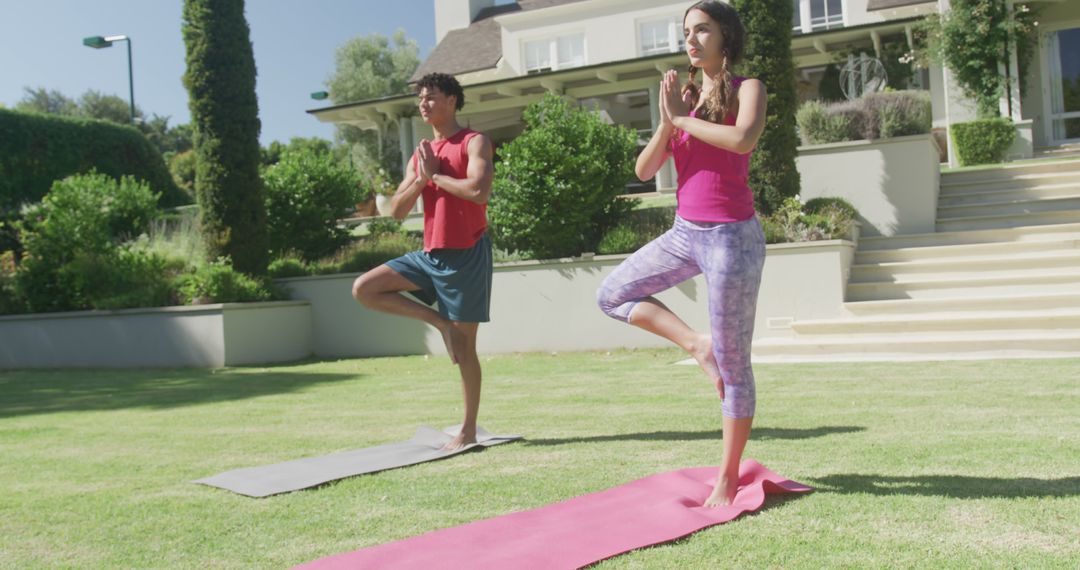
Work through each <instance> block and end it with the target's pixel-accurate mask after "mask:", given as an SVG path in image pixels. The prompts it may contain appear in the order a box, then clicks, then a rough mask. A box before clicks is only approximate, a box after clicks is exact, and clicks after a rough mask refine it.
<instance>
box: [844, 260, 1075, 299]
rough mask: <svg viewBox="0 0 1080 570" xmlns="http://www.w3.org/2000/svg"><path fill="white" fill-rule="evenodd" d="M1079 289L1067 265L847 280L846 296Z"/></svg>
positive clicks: (964, 294)
mask: <svg viewBox="0 0 1080 570" xmlns="http://www.w3.org/2000/svg"><path fill="white" fill-rule="evenodd" d="M898 279H900V277H898ZM1078 290H1080V268H1078V267H1069V268H1052V269H1041V270H1038V271H1032V270H1024V271H1016V272H1002V273H1001V274H983V275H976V276H971V275H964V276H960V277H957V276H955V275H949V276H942V277H934V278H928V277H918V278H911V279H910V280H901V281H897V282H891V283H890V282H880V281H879V282H870V283H849V284H848V286H847V294H846V295H845V299H846V300H847V301H851V302H855V301H875V300H885V299H931V298H937V299H940V298H963V297H968V296H982V297H987V296H995V295H1019V294H1039V293H1041V294H1049V293H1071V292H1075V291H1078Z"/></svg>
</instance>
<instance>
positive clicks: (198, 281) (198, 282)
mask: <svg viewBox="0 0 1080 570" xmlns="http://www.w3.org/2000/svg"><path fill="white" fill-rule="evenodd" d="M173 287H174V288H175V289H176V294H177V298H178V300H179V301H180V303H182V304H184V305H191V304H196V305H205V304H210V303H250V302H256V301H269V300H271V299H273V298H274V295H273V293H272V292H271V291H270V289H268V288H267V287H266V286H265V285H264V284H263V283H262V282H260V281H258V280H256V279H253V278H251V277H248V276H247V275H244V274H243V273H240V272H239V271H237V270H235V269H233V268H232V266H230V265H229V262H228V260H226V259H219V260H217V261H214V262H211V263H208V264H206V265H203V266H200V267H198V268H197V269H195V271H193V272H191V273H185V274H183V275H180V276H178V277H177V278H176V279H175V280H174V281H173Z"/></svg>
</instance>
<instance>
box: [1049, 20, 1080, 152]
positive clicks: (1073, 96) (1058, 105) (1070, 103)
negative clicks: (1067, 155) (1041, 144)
mask: <svg viewBox="0 0 1080 570" xmlns="http://www.w3.org/2000/svg"><path fill="white" fill-rule="evenodd" d="M1047 47H1048V48H1049V49H1048V55H1049V56H1050V62H1049V63H1050V116H1049V119H1050V138H1051V139H1052V140H1051V143H1052V144H1061V143H1068V142H1080V57H1077V56H1076V55H1077V54H1080V28H1071V29H1067V30H1060V31H1057V32H1053V33H1051V34H1050V36H1049V42H1048V44H1047Z"/></svg>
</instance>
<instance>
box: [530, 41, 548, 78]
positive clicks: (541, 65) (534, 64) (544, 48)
mask: <svg viewBox="0 0 1080 570" xmlns="http://www.w3.org/2000/svg"><path fill="white" fill-rule="evenodd" d="M544 71H551V42H549V41H539V42H525V72H526V73H541V72H544Z"/></svg>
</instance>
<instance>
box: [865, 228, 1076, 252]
mask: <svg viewBox="0 0 1080 570" xmlns="http://www.w3.org/2000/svg"><path fill="white" fill-rule="evenodd" d="M1078 234H1080V221H1077V222H1069V223H1061V224H1042V225H1033V226H1014V227H1007V228H988V229H982V230H961V231H945V232H935V233H925V234H906V235H896V236H888V237H886V236H875V237H860V238H859V246H858V252H859V253H863V252H870V251H887V250H896V249H906V248H923V247H942V246H952V245H965V244H986V243H1009V242H1018V241H1023V242H1027V241H1044V240H1058V239H1065V240H1067V239H1075V238H1076V236H1077V235H1078Z"/></svg>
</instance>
